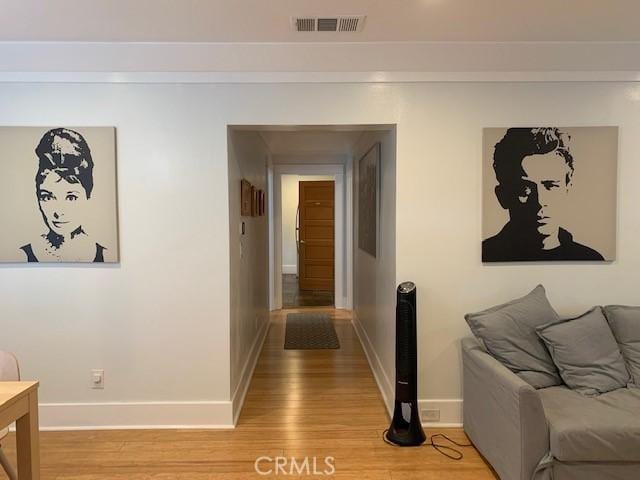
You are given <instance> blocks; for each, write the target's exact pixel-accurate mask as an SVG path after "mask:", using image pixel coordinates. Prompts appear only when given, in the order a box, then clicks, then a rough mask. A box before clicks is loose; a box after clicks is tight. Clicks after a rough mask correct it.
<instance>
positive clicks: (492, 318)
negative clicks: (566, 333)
mask: <svg viewBox="0 0 640 480" xmlns="http://www.w3.org/2000/svg"><path fill="white" fill-rule="evenodd" d="M464 318H465V320H466V321H467V323H468V324H469V328H471V331H472V332H473V334H474V335H475V336H476V338H478V339H479V340H480V341H481V342H482V343H483V344H484V347H485V349H486V350H487V351H488V352H489V353H490V354H491V355H492V356H493V357H494V358H495V359H497V360H498V361H499V362H501V363H502V364H503V365H504V366H505V367H507V368H508V369H509V370H511V371H513V372H514V373H516V374H517V375H518V376H519V377H520V378H522V379H523V380H524V381H525V382H527V383H528V384H530V385H531V386H532V387H534V388H546V387H551V386H554V385H562V379H561V378H560V376H559V375H558V371H557V369H556V367H555V365H554V364H553V360H552V359H551V357H550V356H549V352H548V351H547V348H546V347H545V345H544V343H543V342H542V340H540V338H538V336H537V335H536V330H535V329H536V327H539V326H541V325H545V324H548V323H552V322H555V321H558V320H559V318H558V314H557V313H556V312H555V310H554V309H553V308H552V307H551V305H550V304H549V301H548V300H547V295H546V292H545V290H544V287H543V286H542V285H538V286H537V287H536V288H534V289H533V291H532V292H531V293H529V294H528V295H526V296H524V297H522V298H518V299H516V300H513V301H511V302H509V303H505V304H503V305H498V306H496V307H493V308H489V309H488V310H484V311H482V312H478V313H468V314H467V315H465V317H464Z"/></svg>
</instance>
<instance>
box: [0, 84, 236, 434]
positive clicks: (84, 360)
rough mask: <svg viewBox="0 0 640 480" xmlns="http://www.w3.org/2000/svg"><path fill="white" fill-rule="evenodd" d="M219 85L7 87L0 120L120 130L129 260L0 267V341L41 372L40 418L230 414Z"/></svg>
mask: <svg viewBox="0 0 640 480" xmlns="http://www.w3.org/2000/svg"><path fill="white" fill-rule="evenodd" d="M212 91H213V90H212V89H211V88H209V87H197V88H184V87H181V86H159V85H158V86H149V85H19V84H15V85H7V84H4V85H1V86H0V103H2V105H3V108H2V109H0V123H1V124H3V125H69V126H73V125H96V126H99V125H108V126H115V127H116V138H117V140H116V141H117V169H118V193H119V199H118V205H119V226H120V232H119V238H120V253H121V262H120V264H119V265H115V266H108V265H65V266H53V265H48V266H47V265H17V264H16V265H6V264H5V265H1V266H0V332H1V333H0V348H2V349H7V350H10V351H14V352H15V353H16V354H17V355H18V357H19V359H20V362H21V366H22V373H23V376H24V378H27V379H34V378H35V379H39V380H40V381H41V385H40V401H41V402H43V404H44V406H43V408H42V409H41V425H42V426H45V427H46V426H52V425H55V426H77V425H83V426H91V425H94V426H101V425H145V424H148V425H159V424H165V425H167V424H175V425H183V424H184V425H188V424H191V425H205V424H225V423H229V422H228V419H229V413H230V403H229V398H230V392H229V342H228V340H226V339H228V338H229V320H228V319H229V278H228V272H229V260H228V258H229V257H228V255H227V252H228V249H229V245H228V242H229V236H228V235H227V234H226V231H227V229H226V225H228V224H229V222H228V208H227V204H228V193H227V181H226V178H227V161H226V129H225V128H224V127H223V126H221V123H220V119H219V118H218V117H217V115H216V112H215V110H214V109H212V108H211V104H210V103H209V102H207V101H206V99H207V98H210V96H211V93H212ZM1 161H2V160H0V162H1ZM92 368H103V369H104V370H105V389H104V390H92V389H90V370H91V369H92ZM155 402H163V403H162V404H157V403H155ZM96 404H102V405H100V406H99V407H97V406H96ZM140 409H142V410H144V412H140Z"/></svg>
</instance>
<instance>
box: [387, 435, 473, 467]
mask: <svg viewBox="0 0 640 480" xmlns="http://www.w3.org/2000/svg"><path fill="white" fill-rule="evenodd" d="M388 431H389V429H388V428H387V429H386V430H385V431H384V432H382V440H384V443H387V444H389V445H391V446H392V447H399V446H400V445H396V444H395V443H393V442H390V441H389V440H388V439H387V432H388ZM435 438H442V439H444V440H446V441H447V442H449V443H452V444H454V445H455V446H456V447H460V448H465V447H472V446H473V445H472V444H471V443H458V442H456V441H455V440H453V439H451V438H449V437H447V436H446V435H445V434H443V433H436V434H434V435H431V436H430V437H427V442H426V443H423V444H422V445H420V446H422V447H433V448H434V450H436V451H437V452H438V453H440V454H441V455H444V456H445V457H447V458H450V459H451V460H462V459H463V458H464V454H463V453H462V452H461V451H460V450H457V449H455V448H453V447H450V446H448V445H442V444H441V443H436V442H435V441H434V439H435Z"/></svg>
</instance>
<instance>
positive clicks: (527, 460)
mask: <svg viewBox="0 0 640 480" xmlns="http://www.w3.org/2000/svg"><path fill="white" fill-rule="evenodd" d="M462 363H463V381H464V402H463V414H464V430H465V432H466V433H467V435H468V436H469V438H470V439H471V441H472V442H473V444H474V445H475V446H476V448H477V449H478V450H479V451H480V453H482V455H483V456H484V457H485V458H486V459H487V460H488V461H489V463H491V465H492V466H493V468H494V469H495V470H496V472H497V473H498V475H500V478H501V479H502V480H531V479H532V478H533V475H534V472H535V470H536V467H537V465H538V463H539V462H540V460H541V459H542V458H543V457H544V456H545V455H546V454H547V453H548V452H549V428H548V426H547V419H546V417H545V414H544V409H543V407H542V401H541V400H540V397H539V395H538V392H537V391H536V390H535V389H534V388H533V387H532V386H531V385H529V384H528V383H526V382H525V381H524V380H522V379H521V378H520V377H518V376H517V375H516V374H514V373H513V372H512V371H511V370H509V369H508V368H506V367H505V366H503V365H502V364H501V363H500V362H498V361H497V360H496V359H495V358H493V357H492V356H491V355H489V354H488V353H486V352H485V351H484V350H483V348H482V347H481V346H480V344H479V343H478V341H477V340H476V339H475V338H465V339H463V340H462Z"/></svg>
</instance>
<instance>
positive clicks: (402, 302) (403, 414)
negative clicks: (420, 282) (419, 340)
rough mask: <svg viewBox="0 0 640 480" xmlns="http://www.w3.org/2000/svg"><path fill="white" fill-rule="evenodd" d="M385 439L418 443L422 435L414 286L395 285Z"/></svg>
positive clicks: (421, 441) (406, 443) (411, 284)
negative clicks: (392, 374)
mask: <svg viewBox="0 0 640 480" xmlns="http://www.w3.org/2000/svg"><path fill="white" fill-rule="evenodd" d="M387 440H389V441H390V442H392V443H395V444H396V445H400V446H405V447H408V446H414V445H421V444H422V443H423V442H424V441H425V440H426V436H425V434H424V431H423V430H422V424H421V423H420V414H419V412H418V366H417V345H416V286H415V284H414V283H413V282H404V283H401V284H400V285H399V286H398V290H397V303H396V401H395V408H394V410H393V419H392V420H391V426H390V427H389V430H388V432H387Z"/></svg>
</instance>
